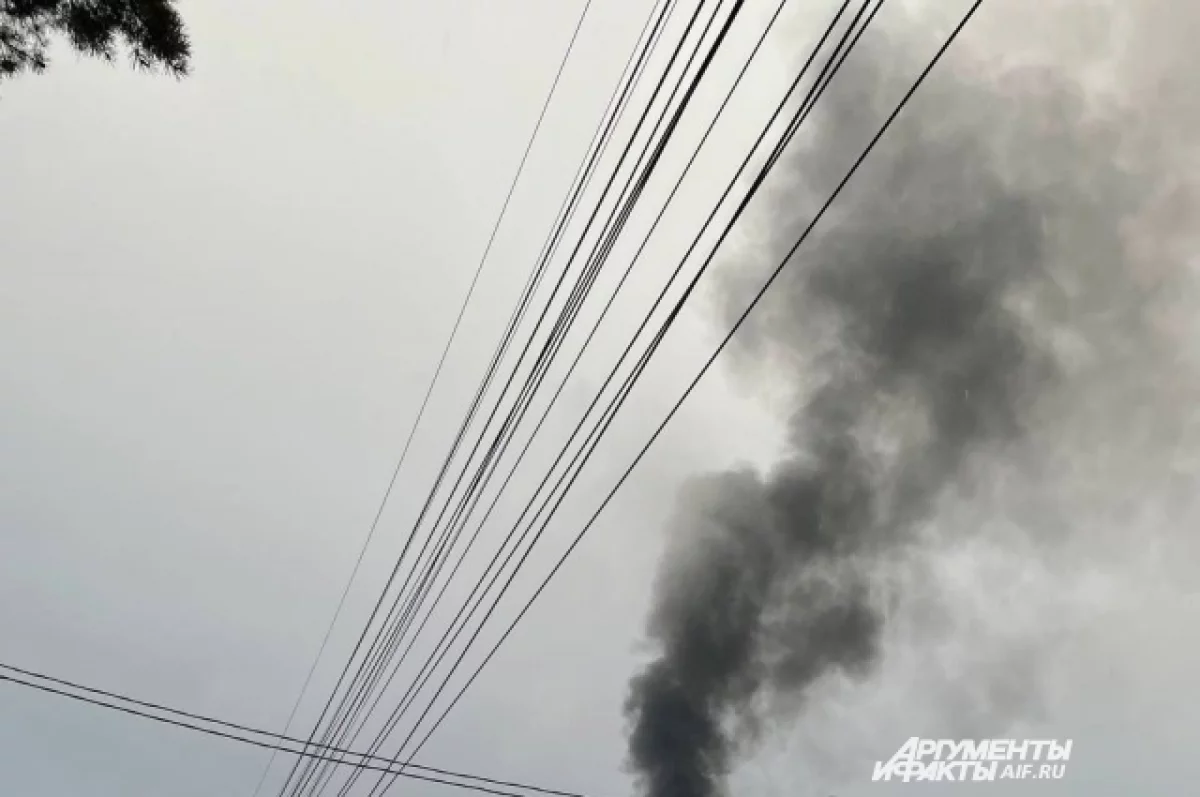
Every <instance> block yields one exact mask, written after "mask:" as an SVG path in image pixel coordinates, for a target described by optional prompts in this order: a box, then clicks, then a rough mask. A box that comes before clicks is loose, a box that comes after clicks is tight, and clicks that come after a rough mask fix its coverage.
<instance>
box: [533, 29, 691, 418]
mask: <svg viewBox="0 0 1200 797" xmlns="http://www.w3.org/2000/svg"><path fill="white" fill-rule="evenodd" d="M702 38H703V37H702ZM685 73H686V69H685ZM693 90H694V88H693ZM690 94H691V92H690V91H689V97H690ZM660 122H661V120H660ZM677 122H678V113H677V115H676V118H675V119H673V120H672V123H671V125H670V127H669V128H668V131H667V133H666V134H664V137H663V140H662V141H660V145H659V149H658V150H657V151H656V153H655V154H654V156H653V158H652V161H651V163H650V165H649V166H648V167H647V170H646V171H645V172H644V173H643V175H642V177H641V178H640V180H639V183H638V185H637V187H636V193H637V194H640V192H641V190H642V189H643V188H644V185H645V182H646V180H647V179H648V176H649V171H650V169H652V168H653V166H654V165H655V163H656V162H657V159H658V158H659V157H660V156H661V149H662V146H664V145H665V139H666V138H667V136H669V134H670V133H671V132H672V131H673V129H674V126H675V125H676V124H677ZM628 212H629V205H628V203H627V204H626V207H625V208H624V209H623V211H622V214H621V217H620V220H619V224H618V225H617V226H616V227H615V228H614V232H610V234H609V239H608V241H607V242H606V244H605V247H606V249H605V250H601V253H600V255H599V256H598V257H596V258H595V260H594V262H593V264H592V266H591V269H592V273H591V274H590V275H589V276H588V277H587V278H586V279H587V280H588V282H587V283H586V284H585V289H586V288H587V286H588V285H590V284H591V281H593V280H594V278H595V276H594V275H595V271H596V269H598V268H599V265H600V263H602V262H603V259H604V258H605V257H606V256H607V249H608V248H611V245H612V244H611V240H612V236H613V235H614V234H615V231H619V229H620V226H623V224H624V221H625V219H627V218H628ZM573 301H574V302H576V309H575V310H574V311H572V312H573V313H574V312H577V307H578V303H579V302H580V301H582V297H581V296H580V295H579V294H578V293H577V294H576V296H575V298H574V299H573ZM562 329H563V328H562V327H561V326H560V327H559V331H558V332H557V334H558V336H559V337H558V339H557V341H555V340H553V339H552V340H551V341H549V343H551V344H552V345H553V346H554V347H555V349H557V347H558V345H560V344H561V335H562V334H565V333H564V332H563V331H562ZM543 376H544V371H543V373H541V374H538V375H536V379H537V383H538V384H540V380H541V378H542V377H543ZM535 387H536V385H535ZM521 403H522V404H523V406H522V408H521V409H520V412H521V414H522V415H523V413H524V410H525V409H527V408H528V403H527V401H525V400H523V401H522V402H521Z"/></svg>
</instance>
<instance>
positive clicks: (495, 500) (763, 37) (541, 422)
mask: <svg viewBox="0 0 1200 797" xmlns="http://www.w3.org/2000/svg"><path fill="white" fill-rule="evenodd" d="M787 2H788V0H780V2H779V3H778V4H777V5H776V7H775V11H774V13H773V14H772V15H771V18H770V19H769V20H768V22H767V25H766V27H764V29H763V32H762V34H761V35H760V36H759V38H758V41H757V42H756V43H755V46H754V48H753V50H752V51H751V53H750V55H749V57H748V58H747V60H746V62H745V63H744V64H743V66H742V68H741V70H740V71H739V72H738V75H737V77H736V78H735V79H734V82H733V84H732V85H731V86H730V88H729V90H728V92H727V93H726V94H725V97H724V99H723V100H722V101H721V104H720V106H719V107H718V109H717V112H716V113H715V114H714V115H713V118H712V120H711V121H710V122H709V124H708V127H707V129H706V130H705V132H704V135H703V136H702V137H701V138H700V141H699V143H698V144H697V146H696V148H695V150H694V151H693V152H692V155H691V157H690V158H689V159H688V162H687V164H686V165H685V166H684V168H683V170H682V171H681V172H680V175H679V177H678V179H677V180H676V181H675V185H674V186H673V187H672V189H671V192H670V193H669V194H668V196H667V198H666V200H665V201H664V202H663V204H662V207H661V208H660V210H659V212H658V215H657V216H656V217H655V219H654V222H653V223H652V224H651V225H650V227H649V229H648V230H647V232H646V234H645V235H644V236H643V238H642V242H641V244H640V245H639V247H638V249H637V251H636V252H635V253H634V255H633V257H632V258H631V259H630V261H629V263H628V265H627V266H626V268H625V271H624V273H623V274H622V275H621V279H620V280H619V281H618V282H617V285H616V287H615V288H614V290H613V292H612V294H611V295H610V296H609V298H608V301H607V302H606V303H605V305H604V308H603V309H602V310H601V312H600V314H599V316H598V317H597V318H596V321H595V322H594V323H593V325H592V328H591V330H590V331H589V333H588V336H587V338H586V339H585V340H584V342H583V345H582V346H581V347H580V348H579V350H578V352H576V354H575V358H574V360H573V361H572V362H571V365H570V367H569V368H568V369H567V372H566V374H565V375H564V377H563V378H562V380H560V381H559V384H558V388H557V389H556V390H555V392H554V395H553V396H552V397H551V398H550V401H549V402H548V403H547V405H546V407H545V408H544V409H543V411H542V415H541V417H540V418H539V419H538V422H537V425H536V426H535V427H534V429H533V431H532V432H531V433H530V435H529V437H528V438H527V439H526V441H525V444H524V446H523V447H522V449H521V451H520V454H519V455H518V457H517V459H516V461H515V462H514V463H513V464H512V466H511V467H510V468H509V470H508V475H507V476H506V477H505V480H504V482H503V483H502V484H501V485H500V488H499V490H497V492H496V495H495V496H494V497H493V499H492V502H491V504H490V505H489V507H488V509H487V511H486V512H485V513H484V515H483V517H482V518H481V519H480V521H479V523H478V524H476V526H475V531H474V533H473V534H472V535H471V538H470V540H469V541H468V543H467V546H466V548H465V549H464V550H463V553H462V555H461V556H460V558H459V560H458V562H457V563H456V564H455V566H454V568H453V569H452V570H451V573H450V576H449V577H448V578H447V580H446V581H445V582H444V583H443V584H442V588H441V590H440V591H439V592H438V595H437V597H436V598H434V601H433V603H432V604H431V606H430V608H429V610H428V612H427V613H426V615H425V619H424V620H423V621H422V623H421V625H420V626H419V627H418V629H417V632H416V634H414V636H413V638H412V639H410V640H409V644H408V647H407V648H406V649H405V652H404V655H403V656H402V657H401V663H402V662H403V659H404V658H405V657H407V655H408V653H409V652H410V651H411V650H412V647H413V643H414V642H415V641H416V639H417V638H418V637H420V635H421V633H422V632H423V631H424V629H425V624H426V623H427V622H428V621H429V619H430V617H432V615H433V612H434V611H435V610H436V609H437V607H438V605H439V604H440V603H441V600H442V597H443V596H444V595H445V593H446V589H447V587H449V585H450V583H451V582H452V581H453V580H454V577H455V576H456V575H457V574H458V569H459V567H460V566H461V565H462V563H463V561H465V557H466V555H467V554H468V553H469V552H470V550H471V548H472V547H473V546H474V544H475V541H476V540H477V539H478V537H479V533H480V532H481V530H482V529H483V527H484V525H486V523H487V522H488V520H489V519H490V518H491V515H492V512H493V511H494V510H495V508H496V506H497V504H498V503H499V499H500V497H501V495H503V494H504V492H505V490H506V489H507V488H508V485H509V483H510V481H511V480H512V477H513V475H514V474H515V473H516V472H517V469H518V468H519V467H520V465H521V463H522V462H523V461H524V459H525V456H526V454H528V452H529V450H530V448H531V446H532V443H533V441H534V439H535V438H536V437H537V435H538V434H539V433H540V432H541V429H542V427H543V425H544V424H545V422H546V419H547V418H548V417H549V416H550V412H551V410H552V409H553V408H554V406H555V405H556V403H557V402H558V399H559V397H560V396H561V395H562V392H563V389H564V388H565V387H566V385H567V383H568V382H569V381H570V379H571V376H572V375H573V374H574V373H575V369H576V368H577V367H578V365H579V363H580V361H581V360H582V359H583V355H584V353H585V352H586V351H587V350H588V347H589V346H590V345H591V342H592V340H593V339H594V337H595V335H596V332H597V331H598V330H599V329H600V326H601V324H603V322H604V320H605V318H606V317H607V315H608V311H609V310H610V309H611V308H612V306H613V303H614V302H615V300H616V298H617V296H618V294H619V293H620V292H621V289H622V288H623V287H624V285H625V282H626V281H627V280H628V278H629V276H630V274H631V273H632V271H633V268H634V266H635V265H636V264H637V263H638V262H639V260H640V258H641V255H642V252H644V251H645V248H646V245H647V244H648V243H649V241H650V238H651V237H652V236H653V235H654V232H655V231H656V230H657V228H658V224H659V222H661V221H662V218H663V216H664V215H665V214H666V211H667V208H668V207H670V205H671V203H672V201H673V200H674V198H675V196H676V194H677V193H678V191H679V188H680V187H681V186H682V185H683V182H684V180H685V179H686V178H687V176H688V174H689V173H690V171H691V167H692V165H693V164H694V163H695V162H696V159H697V157H698V156H699V154H700V151H701V150H702V149H703V148H704V145H705V144H706V143H707V141H708V138H709V136H710V135H711V133H712V131H713V129H714V128H715V127H716V124H717V122H718V121H719V120H720V119H721V117H722V115H723V114H724V112H725V109H726V107H727V106H728V105H729V101H730V99H731V98H732V97H733V94H734V92H735V91H736V90H737V88H738V87H739V86H740V85H741V82H742V79H743V78H744V77H745V75H746V72H747V70H748V69H749V66H750V64H751V63H752V62H753V60H754V59H755V57H756V56H757V54H758V52H759V50H760V49H761V48H762V45H763V43H764V42H765V41H766V38H767V36H768V35H769V34H770V32H771V30H772V29H773V27H774V25H775V23H776V21H777V20H778V19H779V15H780V13H781V12H782V11H783V8H784V6H785V5H786V4H787ZM503 547H505V546H502V549H503ZM494 562H495V560H493V564H494ZM488 570H489V571H490V566H489V568H488ZM487 572H488V571H485V572H484V574H483V577H486V576H487ZM482 585H483V581H482V578H481V579H480V580H479V581H477V582H476V587H475V589H478V587H480V586H482ZM475 589H473V590H472V591H471V593H470V594H469V595H468V596H467V598H466V600H465V601H464V603H463V605H462V606H461V607H460V609H459V611H458V613H457V614H456V615H455V617H454V619H453V620H451V622H450V626H451V627H450V628H447V630H446V632H445V633H444V634H443V636H442V638H441V639H440V640H439V642H438V644H437V645H436V646H435V650H437V649H439V648H440V647H441V645H442V643H443V642H445V639H446V637H447V636H448V635H449V634H450V632H451V630H452V629H453V627H454V626H455V625H457V623H458V620H459V618H460V617H461V616H462V612H463V611H464V610H465V609H466V608H467V606H468V605H469V604H470V601H471V600H472V598H473V597H474V595H475ZM394 673H395V671H393V674H394ZM385 689H386V686H385ZM377 700H378V698H377Z"/></svg>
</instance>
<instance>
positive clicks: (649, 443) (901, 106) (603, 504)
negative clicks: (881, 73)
mask: <svg viewBox="0 0 1200 797" xmlns="http://www.w3.org/2000/svg"><path fill="white" fill-rule="evenodd" d="M982 2H983V0H975V2H974V3H973V4H972V5H971V7H970V8H969V9H968V11H967V12H966V14H965V15H964V16H963V18H962V19H961V21H960V22H959V23H958V25H957V26H956V27H955V28H954V30H953V31H952V32H951V33H950V35H949V36H948V37H947V39H946V40H945V42H944V43H943V44H942V46H941V47H940V48H939V49H938V51H937V52H936V54H935V55H934V56H933V58H932V59H931V60H930V62H929V63H928V64H927V65H926V67H925V68H924V69H923V70H922V72H921V73H920V75H919V76H918V77H917V78H916V80H915V81H914V82H913V84H912V86H911V87H910V88H909V89H908V91H907V92H906V93H905V94H904V96H903V97H902V98H901V100H900V102H899V103H898V104H897V105H896V107H895V109H894V110H893V111H892V113H891V114H890V115H889V116H888V118H887V120H886V121H885V122H884V123H883V124H882V125H881V127H880V128H879V130H878V131H877V132H876V134H875V135H874V137H873V138H872V139H871V141H870V142H869V143H868V144H867V146H866V148H865V149H864V150H863V152H862V153H861V154H860V155H859V157H858V158H857V160H856V161H855V162H854V164H853V165H852V166H851V168H850V170H849V171H848V172H847V173H846V175H845V176H844V177H843V178H842V180H841V182H839V183H838V185H837V187H836V188H835V189H834V190H833V192H832V194H831V195H830V197H829V198H828V199H827V200H826V201H825V203H824V204H823V205H822V206H821V208H820V209H819V210H818V211H817V213H816V214H815V215H814V217H813V219H812V221H811V222H810V223H809V225H808V226H807V227H806V228H805V230H804V232H803V233H802V234H801V235H800V237H799V238H798V240H797V241H796V243H795V244H794V245H793V246H792V247H791V249H790V250H789V251H788V253H787V254H786V255H785V256H784V258H783V259H782V260H781V261H780V263H779V264H778V265H777V266H776V268H775V269H774V271H773V272H772V273H771V275H770V277H769V278H768V279H767V281H766V283H765V284H764V285H763V286H762V287H761V288H760V290H759V291H758V293H757V294H756V295H755V297H754V298H753V300H752V301H751V302H750V304H749V305H748V306H747V308H746V309H745V310H744V311H743V313H742V314H741V316H739V318H738V320H737V321H736V322H735V324H734V325H733V327H732V328H731V329H730V331H729V332H728V334H727V335H726V336H725V338H724V339H723V340H722V342H721V344H720V345H719V346H718V347H717V349H716V350H715V351H714V352H713V354H712V355H711V356H710V357H709V359H708V360H707V362H706V363H705V365H704V366H703V367H702V368H701V370H700V371H699V372H698V373H697V374H696V376H695V378H693V380H692V381H691V383H690V384H689V385H688V387H687V389H686V390H685V391H684V393H683V394H682V395H681V396H680V398H679V400H678V401H677V402H676V403H675V405H674V406H673V407H672V409H671V411H670V412H669V413H668V414H667V416H666V417H665V418H664V419H663V421H662V422H661V423H660V424H659V426H658V427H657V428H656V430H655V432H654V433H653V434H652V435H651V437H650V439H649V440H648V441H647V442H646V444H645V445H644V446H643V447H642V449H641V450H640V451H639V453H638V455H637V456H636V457H635V458H634V460H633V462H632V463H630V465H629V466H628V468H627V469H626V470H625V471H624V473H623V474H622V476H621V478H620V479H619V480H618V481H617V483H616V485H614V487H613V488H612V489H611V490H610V491H609V493H608V494H607V496H606V497H605V499H604V500H603V501H602V502H601V504H600V506H599V507H598V508H597V509H596V510H595V512H594V513H593V514H592V516H591V517H590V518H589V520H588V522H587V523H586V524H585V525H584V527H583V528H582V529H581V530H580V532H579V533H578V534H577V535H576V537H575V539H574V540H573V541H572V542H571V544H570V546H568V548H567V550H566V551H565V552H564V553H563V554H562V556H561V557H560V558H559V559H558V561H557V562H556V564H555V566H554V567H553V568H552V569H551V571H550V573H549V574H548V575H547V576H546V578H545V579H543V581H542V582H541V584H540V585H539V587H538V588H537V590H536V591H535V592H534V593H533V595H532V596H531V597H530V598H529V600H528V601H527V602H526V603H525V605H524V607H523V608H522V609H521V611H520V612H519V613H518V614H517V616H516V617H515V618H514V619H513V621H512V622H511V623H510V624H509V626H508V627H507V629H506V630H505V631H504V633H503V634H502V635H501V637H500V639H499V640H498V641H497V642H496V644H495V645H494V646H493V647H492V649H491V651H490V652H489V653H488V654H487V656H486V657H485V658H484V660H483V661H482V662H481V663H480V665H479V666H478V667H477V668H476V670H475V672H474V673H473V674H472V675H471V677H470V678H469V679H468V680H467V682H466V683H465V684H464V685H463V687H462V688H461V689H460V690H459V691H458V693H457V694H456V696H455V697H454V699H453V700H452V701H451V703H450V705H449V706H447V708H446V709H445V710H444V711H443V712H442V714H441V716H440V717H439V718H438V721H437V722H436V723H435V724H434V726H433V728H432V729H431V730H430V731H429V732H428V733H427V734H426V735H425V737H424V738H423V739H422V741H421V743H420V744H419V745H417V747H416V748H415V750H414V751H413V753H412V754H411V755H410V756H409V758H410V760H411V758H412V756H414V755H416V754H417V753H418V752H420V750H421V749H422V747H423V746H424V745H425V743H426V742H427V741H428V740H429V738H430V737H431V736H432V735H433V733H434V732H435V731H436V730H437V728H438V727H439V726H440V725H441V723H442V721H443V720H445V718H446V716H447V715H448V714H449V713H450V711H451V710H452V709H453V708H454V706H455V705H457V703H458V701H459V700H460V699H461V698H462V696H463V695H464V694H465V693H466V691H467V689H469V688H470V686H471V684H472V683H474V681H475V679H476V678H477V677H478V676H479V674H480V672H482V671H483V669H484V667H486V666H487V664H488V663H489V662H490V661H491V660H492V658H493V657H494V656H495V654H496V652H497V651H498V650H499V649H500V647H501V646H502V645H503V644H504V642H505V641H506V640H507V639H508V638H509V636H510V635H511V633H512V631H513V629H514V628H516V626H517V624H518V623H519V622H520V621H521V620H522V619H523V618H524V617H525V615H526V613H527V612H528V611H529V608H530V607H531V606H532V605H533V603H534V602H535V601H536V600H537V599H538V597H540V596H541V594H542V593H543V592H544V590H545V588H546V586H547V585H548V584H549V583H550V581H551V580H552V579H553V578H554V576H555V575H557V573H558V572H559V571H560V570H561V568H562V565H563V564H564V563H565V562H566V560H567V559H568V558H569V557H570V555H571V553H573V552H574V550H575V549H576V548H577V546H578V545H579V542H580V541H581V540H582V539H583V537H584V536H585V535H586V534H587V532H588V531H589V530H590V529H591V528H592V526H593V525H594V524H595V521H596V519H597V518H598V517H599V516H600V514H601V513H602V512H603V511H604V509H605V508H606V507H607V506H608V504H609V503H610V502H611V500H612V498H613V496H615V495H616V493H617V491H618V490H620V488H621V487H622V486H623V485H624V483H625V482H626V481H627V480H628V478H629V475H630V474H631V473H632V472H633V470H634V469H635V468H636V467H637V465H638V464H639V463H640V462H641V461H642V459H643V458H644V457H645V455H646V453H647V452H648V451H649V450H650V447H651V446H652V445H653V444H654V442H655V441H656V440H657V439H658V437H659V436H660V435H661V433H662V431H663V430H664V429H665V428H666V426H667V424H668V423H670V421H671V420H672V419H673V418H674V417H675V414H676V413H677V412H678V410H679V408H680V407H681V406H682V405H683V403H684V401H685V400H686V399H687V398H688V396H690V395H691V393H692V391H693V390H694V389H695V387H696V386H697V385H698V384H699V382H700V380H701V379H702V378H703V377H704V375H705V374H707V372H708V370H709V369H710V368H711V367H712V364H713V363H714V362H715V361H716V359H717V357H718V356H719V355H720V354H721V352H722V351H724V349H725V348H726V346H728V344H729V342H730V340H732V338H733V336H734V334H735V333H736V332H737V331H738V330H739V329H740V328H741V326H742V324H743V323H744V322H745V320H746V319H747V318H748V317H749V315H750V313H751V312H752V311H753V309H754V308H755V307H756V306H757V305H758V303H759V302H760V301H761V300H762V297H763V296H764V295H765V294H766V291H767V290H768V289H769V288H770V287H771V286H772V285H773V284H774V282H775V280H776V279H777V278H778V277H779V274H780V273H781V272H782V271H783V268H784V267H785V266H786V265H787V264H788V262H790V260H791V259H792V257H793V256H794V255H795V253H796V251H797V250H798V249H799V248H800V246H801V245H802V244H803V243H804V241H805V240H807V238H808V237H809V235H810V234H811V232H812V230H813V229H814V228H815V226H816V224H817V223H818V222H819V221H820V220H821V218H822V217H823V216H824V215H825V213H826V212H827V211H828V209H829V208H830V206H832V204H833V202H834V201H835V200H836V199H837V197H838V196H839V195H840V194H841V192H842V190H843V189H844V188H845V186H846V185H847V184H848V183H849V182H850V180H851V178H852V177H853V176H854V174H855V173H856V172H857V171H858V169H859V168H860V167H861V166H862V164H863V162H864V161H865V160H866V159H867V157H868V156H869V155H870V153H871V152H872V150H873V149H874V148H875V146H876V145H877V144H878V143H879V141H880V140H881V139H882V138H883V136H884V134H885V133H886V132H887V130H888V129H889V128H890V127H891V125H892V124H893V123H894V121H895V120H896V118H897V117H898V116H899V115H900V113H901V111H902V110H903V109H904V108H905V106H906V105H907V104H908V102H909V101H910V100H911V98H912V96H913V95H914V94H915V93H916V91H917V89H918V88H919V87H920V86H921V84H922V83H924V81H925V79H926V78H927V77H928V75H929V74H930V72H931V71H932V70H933V68H934V67H935V66H936V65H937V64H938V62H940V60H941V58H942V57H943V55H944V54H945V52H946V51H947V50H948V49H949V47H950V45H951V44H952V43H953V42H954V41H955V40H956V39H957V37H958V36H959V34H960V33H961V32H962V30H963V29H964V28H965V27H966V25H967V23H968V22H969V21H970V20H971V18H972V17H973V16H974V14H975V12H976V11H977V10H978V8H979V7H980V5H981V4H982ZM694 284H695V283H694V282H693V285H694ZM648 361H649V360H648V358H646V359H645V362H648ZM394 778H395V776H394V775H393V781H392V782H394ZM389 786H390V784H389Z"/></svg>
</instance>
